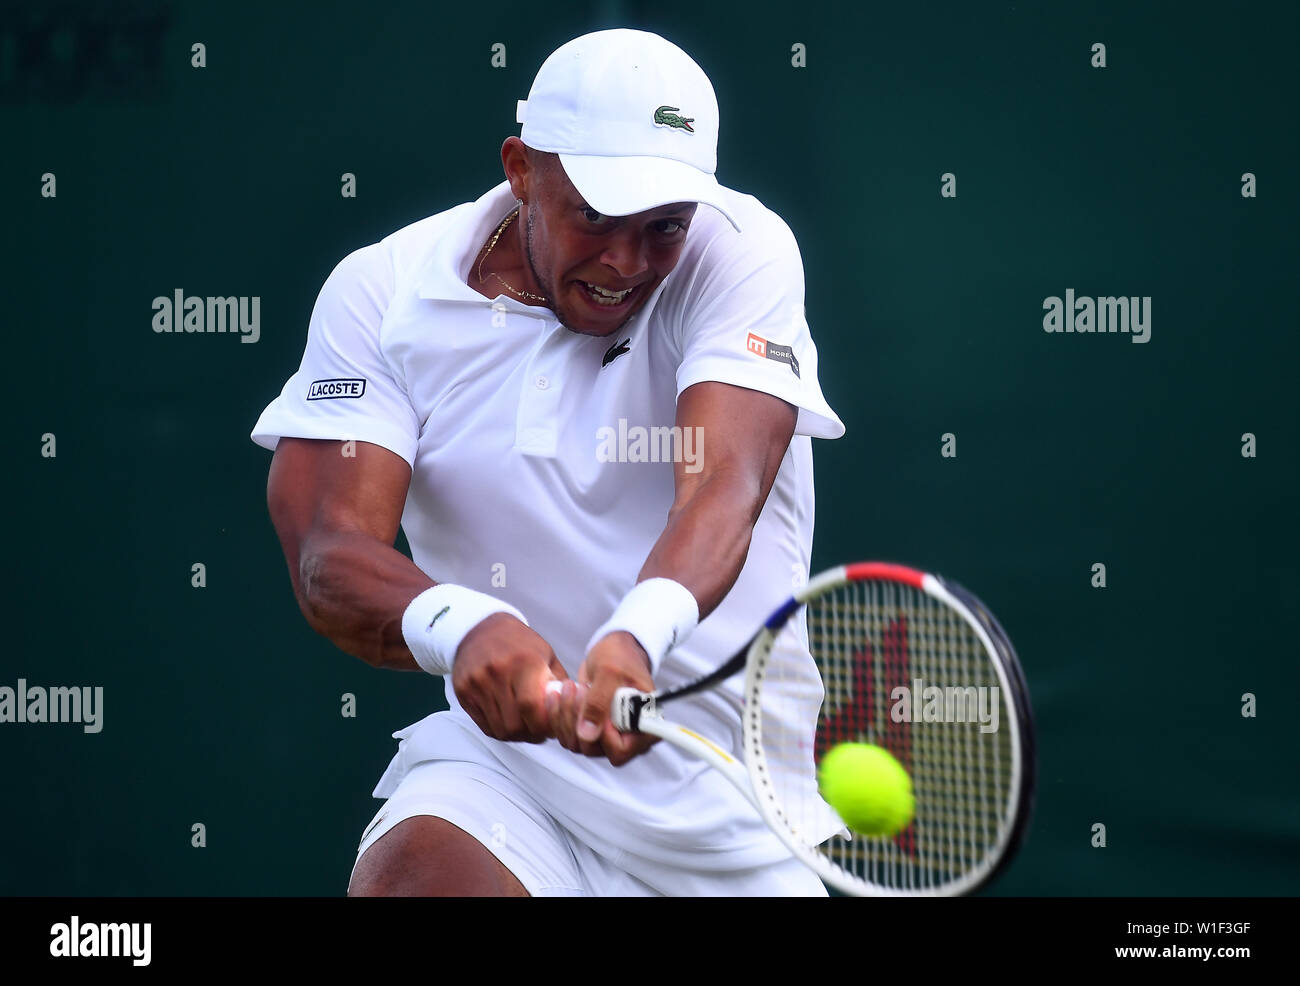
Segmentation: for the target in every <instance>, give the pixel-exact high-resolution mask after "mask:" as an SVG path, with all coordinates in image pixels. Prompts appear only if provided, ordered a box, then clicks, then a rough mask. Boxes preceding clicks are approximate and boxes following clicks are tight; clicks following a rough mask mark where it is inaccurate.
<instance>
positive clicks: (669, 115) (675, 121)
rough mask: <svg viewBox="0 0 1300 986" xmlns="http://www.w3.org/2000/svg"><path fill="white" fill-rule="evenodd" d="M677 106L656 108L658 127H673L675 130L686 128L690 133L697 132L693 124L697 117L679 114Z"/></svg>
mask: <svg viewBox="0 0 1300 986" xmlns="http://www.w3.org/2000/svg"><path fill="white" fill-rule="evenodd" d="M679 108H680V107H677V106H660V107H659V108H658V109H657V110H655V126H656V127H672V128H673V129H674V130H685V131H686V132H687V133H689V134H693V133H695V128H694V127H692V126H691V124H692V123H694V122H695V117H693V116H689V117H682V116H678V115H677V110H678V109H679Z"/></svg>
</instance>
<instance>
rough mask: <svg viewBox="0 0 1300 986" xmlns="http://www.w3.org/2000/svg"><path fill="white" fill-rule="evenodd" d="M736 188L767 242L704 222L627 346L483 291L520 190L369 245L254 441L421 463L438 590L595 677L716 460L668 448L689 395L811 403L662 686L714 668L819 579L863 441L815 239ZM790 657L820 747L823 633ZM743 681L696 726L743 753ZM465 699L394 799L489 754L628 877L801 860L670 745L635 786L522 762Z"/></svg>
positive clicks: (801, 707)
mask: <svg viewBox="0 0 1300 986" xmlns="http://www.w3.org/2000/svg"><path fill="white" fill-rule="evenodd" d="M727 194H728V196H729V197H730V198H731V200H732V201H731V208H732V209H734V210H735V212H734V214H735V215H736V216H737V218H738V221H739V222H740V225H741V228H742V229H743V230H744V232H743V233H737V232H736V231H735V229H733V228H732V226H731V225H730V224H729V223H728V222H727V221H726V220H725V219H724V218H723V217H722V216H721V215H720V214H718V213H717V212H716V211H715V210H713V209H712V208H710V207H708V206H703V205H702V206H700V208H699V209H698V210H697V211H696V214H695V217H694V220H693V221H692V224H691V226H690V229H689V231H688V232H687V236H686V244H685V246H684V248H683V251H682V255H681V259H680V261H679V263H678V265H677V267H676V268H675V269H674V271H673V272H672V274H670V275H669V276H668V277H667V278H666V279H665V280H664V281H663V283H661V284H660V286H659V287H658V288H657V289H656V291H655V293H654V294H653V295H652V296H651V297H650V298H649V299H648V300H647V301H646V303H645V305H644V306H643V308H642V309H641V311H640V312H638V313H637V315H636V316H635V317H634V318H633V319H632V320H631V321H630V322H629V323H628V324H627V325H625V326H624V327H623V328H622V329H620V330H619V331H618V333H616V334H615V335H610V336H606V337H594V336H586V335H579V334H576V333H573V332H570V331H569V330H568V329H566V328H564V326H562V325H561V324H560V323H559V322H558V321H557V320H556V317H555V315H554V314H553V313H552V312H551V311H550V310H549V309H546V308H540V307H533V306H529V305H526V304H524V303H522V302H520V301H517V300H515V299H514V298H511V297H509V296H507V295H504V294H502V295H500V296H498V297H497V298H496V299H495V300H494V301H489V300H488V299H487V298H485V297H484V296H483V295H481V294H479V293H478V292H476V291H474V290H473V289H471V288H470V287H469V286H468V284H467V283H466V280H467V277H468V276H469V273H470V266H471V264H472V262H473V260H474V259H475V257H476V256H477V254H478V251H479V249H480V248H481V247H482V245H483V243H484V242H485V241H486V240H487V238H488V237H489V236H490V235H491V234H492V232H493V231H494V230H495V229H496V228H497V226H498V225H499V224H500V223H501V221H502V220H503V219H504V218H505V217H506V215H507V214H509V212H510V211H511V209H513V208H514V206H515V199H514V197H513V196H512V195H511V193H510V189H509V185H508V183H506V182H502V183H501V184H500V185H498V186H497V187H496V188H494V189H492V190H491V191H490V192H488V193H487V194H485V195H484V196H482V197H481V198H480V199H479V200H478V201H476V202H472V203H466V204H463V205H460V206H457V207H456V208H453V209H449V210H448V211H446V212H442V213H439V214H438V215H435V216H431V217H429V218H428V219H424V220H421V221H420V222H417V223H414V224H412V225H410V226H407V227H406V228H404V229H401V230H398V231H397V232H395V233H393V234H392V235H390V236H388V237H386V238H384V239H383V240H381V241H380V242H379V243H376V244H373V245H371V246H367V247H364V248H362V249H360V250H357V251H356V252H355V253H352V254H351V255H349V256H348V257H346V258H345V259H344V260H343V261H342V262H341V263H340V264H339V265H338V266H337V267H336V268H335V269H334V272H333V273H332V274H331V275H330V276H329V278H328V279H327V280H326V282H325V285H324V287H323V288H322V289H321V292H320V296H319V298H318V299H317V302H316V306H315V309H314V310H313V312H312V317H311V324H310V327H309V330H308V336H307V347H306V351H305V353H304V355H303V360H302V365H301V368H300V369H299V370H298V372H297V373H295V374H294V375H293V376H292V377H291V378H290V379H289V382H288V383H287V384H286V385H285V387H284V390H283V392H282V393H281V394H280V396H279V397H278V398H276V399H275V400H274V401H272V402H271V404H270V405H269V406H268V407H267V408H266V410H265V411H264V412H263V413H262V416H261V417H260V418H259V420H258V422H257V425H256V427H255V428H254V429H253V433H252V437H253V440H254V441H255V442H257V443H258V444H259V445H262V446H264V447H266V448H274V447H275V445H276V443H277V441H278V439H279V438H280V437H282V436H289V437H298V438H319V439H342V440H347V439H355V440H357V441H364V442H371V443H373V444H376V445H381V446H383V447H384V448H387V449H389V450H391V451H393V452H394V453H396V454H397V455H400V456H401V457H402V458H403V459H405V460H406V461H407V462H408V463H409V464H410V466H411V469H412V477H411V485H410V490H409V492H408V495H407V500H406V506H405V510H404V512H403V514H402V527H403V530H404V531H405V533H406V536H407V540H408V541H409V542H410V545H411V551H412V554H413V557H414V560H415V563H416V564H417V565H418V566H419V567H420V568H421V569H422V570H423V571H424V572H426V573H427V574H428V575H429V577H430V578H432V579H434V580H435V581H437V582H454V583H459V584H461V585H466V586H469V587H471V588H474V589H478V590H480V591H482V592H487V593H490V594H492V595H495V596H498V597H499V598H502V599H505V600H507V601H508V602H510V603H512V604H513V605H515V606H517V607H518V608H519V609H520V610H521V611H522V612H523V613H524V615H525V616H526V617H527V618H528V621H529V623H530V625H531V626H532V627H533V628H534V629H535V630H536V631H537V632H538V633H540V634H541V635H542V637H544V638H545V639H546V640H547V641H548V642H549V643H550V644H551V646H552V647H553V648H554V650H555V652H556V654H557V655H558V656H559V658H560V660H561V661H562V662H563V663H564V666H565V667H566V668H567V669H568V671H569V673H570V675H573V674H575V673H576V672H577V669H578V666H579V665H580V664H581V662H582V660H583V658H584V656H585V655H584V653H583V648H584V647H585V646H586V643H587V640H588V638H589V637H590V635H591V634H592V633H593V632H594V631H595V629H596V628H597V627H598V626H600V624H602V623H603V622H604V621H605V620H606V619H607V618H608V617H609V614H610V613H611V612H612V611H613V609H614V607H615V605H617V603H618V602H619V600H620V599H622V597H623V596H624V595H625V594H626V593H627V592H628V590H630V589H631V588H632V586H633V585H634V584H635V582H636V576H637V573H638V571H639V570H640V568H641V566H642V564H643V563H644V561H645V559H646V556H647V554H648V553H649V551H650V549H651V547H652V546H653V545H654V543H655V541H656V540H657V539H658V537H659V535H660V534H661V533H662V531H663V528H664V524H665V522H666V520H667V516H668V510H669V508H670V506H671V505H672V502H673V464H672V461H671V458H672V454H671V453H672V452H673V451H674V447H673V443H674V439H677V441H676V445H675V450H676V454H678V455H680V456H683V457H685V461H686V462H687V463H688V465H689V464H690V463H691V462H692V461H693V460H692V456H694V455H698V454H702V455H703V457H704V461H707V456H708V445H707V440H708V436H707V435H704V436H703V440H702V441H703V444H702V446H700V447H696V446H695V443H694V442H693V441H690V440H688V441H681V439H682V437H683V436H680V435H678V436H673V435H672V434H671V433H667V432H665V430H664V429H667V428H671V427H672V426H673V424H674V420H675V414H676V403H677V397H678V395H679V394H680V393H681V392H682V391H683V390H685V389H686V388H687V387H690V386H691V385H692V384H695V383H699V382H701V381H707V380H715V381H722V382H724V383H729V384H735V385H737V386H742V387H747V388H749V389H752V390H759V391H764V392H767V393H770V394H774V395H776V396H778V397H780V398H782V399H784V400H786V401H788V402H790V403H791V404H793V405H796V406H797V407H798V408H799V418H798V425H797V427H796V432H795V438H794V439H793V441H792V442H791V444H790V447H789V449H788V450H787V452H786V454H785V457H784V459H783V460H782V463H781V467H780V470H779V471H778V473H777V476H776V480H775V482H774V484H773V486H772V491H771V493H770V494H769V496H768V499H767V503H766V505H765V507H764V508H763V511H762V514H761V515H760V517H759V519H758V522H757V524H756V525H755V529H754V534H753V539H752V543H751V546H750V549H749V555H748V557H747V559H746V562H745V566H744V568H743V570H742V571H741V574H740V577H739V579H738V580H737V582H736V584H735V587H734V588H733V589H732V591H731V592H730V593H729V594H728V595H727V597H726V598H725V599H724V600H723V602H722V603H721V605H719V607H718V608H717V609H716V610H715V611H714V612H713V613H712V614H710V616H709V617H708V618H707V619H705V620H704V621H702V622H701V623H700V625H699V627H698V628H697V630H696V631H695V633H694V634H692V636H691V637H690V638H689V640H688V641H687V642H686V644H685V645H683V646H681V647H679V648H677V649H676V650H675V651H673V652H672V653H671V654H669V655H668V657H667V658H666V659H665V661H664V663H663V665H662V667H661V668H660V669H659V673H658V674H657V676H656V679H655V681H656V685H657V686H659V687H665V686H671V685H673V684H675V683H680V682H683V681H686V680H688V679H690V678H692V677H695V676H696V675H698V674H700V673H703V672H705V671H707V670H711V669H712V668H714V667H716V666H717V665H718V664H719V663H720V662H721V661H722V660H724V659H726V658H727V657H729V656H730V655H731V654H732V653H734V652H735V651H736V650H737V649H738V648H739V647H741V646H742V645H743V644H744V643H745V641H746V640H747V639H748V638H749V637H750V636H752V635H753V634H754V632H755V631H756V630H757V629H758V627H759V626H760V625H761V623H762V622H763V621H764V620H765V619H766V618H767V617H768V616H769V615H770V613H771V611H772V609H773V608H774V607H775V606H777V605H778V604H779V603H781V602H782V601H783V600H784V599H785V598H786V597H788V596H789V594H790V592H791V589H792V587H793V586H796V585H799V584H801V583H802V582H803V581H804V580H806V578H807V575H808V566H809V563H810V557H811V549H812V534H813V472H812V448H811V441H810V437H818V438H838V437H839V436H840V435H842V434H843V433H844V426H843V424H841V422H840V420H839V418H838V417H836V415H835V412H834V411H832V410H831V409H830V407H829V406H828V405H827V403H826V401H825V399H824V398H823V396H822V393H821V388H820V386H819V384H818V382H817V350H816V348H815V346H814V345H813V341H812V338H811V336H810V335H809V332H808V326H807V323H806V321H805V320H804V314H803V300H804V279H803V264H802V260H801V258H800V256H799V251H798V247H797V245H796V243H795V240H794V236H793V234H792V233H791V232H790V230H789V228H788V227H787V226H786V224H785V223H784V222H783V221H782V220H781V219H780V217H779V216H777V215H776V214H775V213H773V212H771V211H769V210H768V209H766V208H765V207H764V206H763V205H762V204H761V203H760V202H759V201H758V200H757V199H755V198H753V197H752V196H748V195H743V194H741V193H739V192H734V191H730V190H728V191H727ZM651 429H657V430H656V431H651ZM691 437H692V438H694V436H691ZM780 653H781V655H782V660H783V661H785V662H786V666H787V671H786V673H785V677H786V678H787V680H788V685H787V686H786V687H788V688H789V689H790V693H791V697H790V701H788V702H783V703H781V707H782V708H783V709H785V710H786V712H785V713H783V714H786V715H790V716H793V717H795V718H797V719H799V720H800V722H799V723H798V730H799V731H801V732H804V733H805V734H806V735H807V736H808V737H809V738H810V739H811V736H812V731H813V728H814V725H815V722H816V717H817V710H818V706H819V704H820V698H821V688H820V680H819V679H818V677H817V673H816V669H815V667H814V666H813V664H812V661H811V658H810V657H809V655H808V653H807V638H806V630H805V628H804V626H803V623H802V621H799V623H798V625H797V626H793V627H792V628H791V629H789V630H788V631H787V632H786V634H785V635H784V639H783V641H782V647H781V650H780ZM742 678H743V676H740V675H737V676H735V677H734V678H733V679H732V680H731V681H730V682H729V683H728V686H727V687H724V688H719V689H715V690H712V691H707V692H705V693H704V694H702V695H700V696H698V697H692V698H691V699H686V700H683V701H682V702H680V703H677V705H676V706H675V707H674V709H673V718H674V719H675V720H677V721H679V722H681V723H682V724H683V725H686V726H688V727H690V728H693V729H696V730H697V731H698V732H700V733H701V734H703V735H705V736H708V737H710V738H711V739H713V740H715V741H720V742H721V743H722V744H724V745H726V744H727V743H728V741H730V745H731V747H732V749H733V750H739V748H740V707H741V698H740V685H741V680H742ZM446 688H447V701H448V703H449V705H450V711H449V712H446V713H439V714H435V715H433V716H430V717H429V718H427V719H425V720H422V721H421V722H420V723H416V724H414V725H412V726H410V727H408V728H407V729H404V730H402V731H401V732H399V733H397V734H395V735H396V736H398V737H400V738H402V739H403V743H402V746H401V749H400V751H399V754H398V755H397V756H396V757H394V759H393V762H392V764H390V766H389V769H388V771H387V772H386V773H385V774H384V776H383V778H382V779H381V780H380V782H379V785H378V786H377V787H376V789H375V796H376V797H388V796H389V795H390V794H391V793H392V791H393V790H394V789H395V788H396V785H397V782H398V781H399V780H400V778H401V776H402V774H403V773H404V771H405V769H406V767H407V766H409V765H410V764H412V763H416V762H419V761H420V760H423V759H433V758H440V757H447V756H450V757H453V758H457V757H460V756H463V755H464V754H463V752H458V751H463V750H465V749H467V748H481V747H483V746H486V747H487V748H488V749H490V750H491V751H492V753H493V754H494V755H495V756H496V757H497V758H498V759H499V760H501V761H502V762H503V763H504V764H506V765H507V766H508V768H509V769H510V771H511V772H512V773H513V774H514V775H515V776H516V777H518V778H519V779H520V780H521V782H522V783H524V784H525V785H526V786H527V787H528V788H529V789H530V790H532V791H533V792H534V794H535V795H536V797H537V798H538V800H539V801H540V802H541V803H542V804H543V805H544V806H546V807H547V809H548V810H550V811H551V812H552V814H553V815H554V816H555V817H556V819H557V820H558V821H560V822H561V823H562V824H564V825H565V826H567V827H568V828H570V829H571V830H572V831H574V832H575V833H576V834H578V835H579V836H580V837H582V838H584V839H585V840H586V841H587V842H588V844H590V845H591V846H592V848H593V849H595V850H596V851H598V852H601V853H602V854H604V855H608V856H611V857H612V858H614V857H617V856H618V855H619V854H620V853H621V852H624V851H627V849H628V847H630V846H632V847H636V848H635V851H636V852H637V853H638V854H639V855H642V856H646V857H648V858H651V859H663V860H665V861H669V862H672V863H674V864H675V865H690V866H696V867H698V868H701V869H730V868H739V867H747V866H755V865H760V864H762V863H765V862H769V861H772V860H776V859H779V858H782V857H784V856H786V855H788V853H787V852H786V850H785V849H784V847H783V846H781V845H780V844H779V843H778V842H777V840H776V839H775V837H774V836H772V835H771V834H770V833H769V832H768V830H767V829H766V827H765V826H764V825H763V823H762V822H761V821H760V820H759V819H758V817H757V815H756V814H755V813H754V812H753V810H752V809H751V808H750V807H749V805H748V804H747V803H746V802H745V801H744V800H743V799H742V798H741V797H740V796H739V795H738V794H737V793H736V792H734V791H733V790H732V789H731V787H730V786H729V785H728V783H727V782H726V780H724V779H723V778H722V777H721V776H720V775H719V774H717V772H716V771H713V770H712V769H710V768H708V767H706V766H705V765H704V764H702V763H700V762H698V761H695V760H693V759H691V758H690V757H687V756H684V755H682V754H680V753H679V752H678V751H676V750H675V749H673V748H672V747H670V746H669V745H668V744H666V743H661V744H658V745H657V746H655V747H654V748H653V749H652V750H651V751H650V752H649V753H647V754H646V755H644V756H641V757H638V758H636V759H635V760H634V761H632V762H631V763H629V764H627V765H626V766H624V767H621V768H614V767H611V766H610V765H609V763H608V762H607V761H603V760H598V759H595V758H587V757H582V756H579V755H577V754H574V753H571V752H569V751H568V750H565V749H564V748H563V747H561V746H560V745H559V743H558V742H555V741H550V742H548V743H545V744H541V745H535V744H526V743H503V742H499V741H496V740H492V739H488V738H486V737H484V736H483V735H482V733H481V732H480V731H479V730H478V727H477V726H475V725H474V723H473V721H472V720H471V719H470V718H469V716H468V715H467V714H466V713H465V712H464V711H463V710H462V709H461V707H460V705H459V703H458V702H457V700H456V696H455V693H454V690H453V689H452V684H451V678H450V677H448V678H447V679H446ZM805 724H806V725H805ZM794 726H795V724H794V723H791V724H790V727H791V728H793V727H794ZM809 746H810V748H811V744H810V745H809ZM804 768H805V769H804V771H803V774H804V777H803V781H804V782H805V783H807V784H813V783H815V780H814V778H813V775H812V760H811V752H810V753H809V756H808V759H807V761H806V764H805V765H804Z"/></svg>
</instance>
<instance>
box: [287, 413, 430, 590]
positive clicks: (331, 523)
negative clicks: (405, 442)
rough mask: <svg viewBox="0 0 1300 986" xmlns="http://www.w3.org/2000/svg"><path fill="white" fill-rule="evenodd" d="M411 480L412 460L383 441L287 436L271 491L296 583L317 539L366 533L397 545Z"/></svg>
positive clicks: (291, 572)
mask: <svg viewBox="0 0 1300 986" xmlns="http://www.w3.org/2000/svg"><path fill="white" fill-rule="evenodd" d="M410 482H411V467H410V466H409V465H407V464H406V460H404V459H403V458H402V457H401V456H399V455H397V454H396V453H394V452H391V451H389V450H388V449H386V448H383V447H381V446H379V445H372V444H370V443H368V442H342V441H322V440H316V439H304V438H282V439H281V440H280V442H279V444H278V445H277V446H276V450H275V456H274V458H273V459H272V460H271V472H270V477H269V478H268V480H267V488H266V496H267V506H268V508H269V510H270V513H271V522H272V524H274V525H275V530H276V534H277V535H279V538H280V544H281V546H282V547H283V548H284V553H285V560H286V561H287V562H288V564H289V571H290V574H291V576H292V577H293V579H294V585H295V588H297V586H298V571H299V567H300V564H301V561H302V557H303V555H304V554H305V553H306V552H308V551H310V550H311V544H312V542H313V540H320V539H323V538H328V537H330V536H333V535H338V534H363V535H366V536H368V537H373V538H375V539H376V540H378V541H382V542H383V543H384V544H386V545H392V543H393V541H394V540H395V539H396V538H397V531H398V528H399V526H400V524H401V519H402V509H403V507H404V505H405V503H406V492H407V489H408V488H409V486H410Z"/></svg>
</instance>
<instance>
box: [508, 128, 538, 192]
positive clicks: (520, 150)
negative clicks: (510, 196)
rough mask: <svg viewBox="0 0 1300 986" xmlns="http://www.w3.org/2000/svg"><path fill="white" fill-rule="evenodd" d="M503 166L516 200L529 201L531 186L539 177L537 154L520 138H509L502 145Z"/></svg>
mask: <svg viewBox="0 0 1300 986" xmlns="http://www.w3.org/2000/svg"><path fill="white" fill-rule="evenodd" d="M501 166H502V168H504V169H505V173H506V180H507V181H509V182H510V191H511V192H513V193H514V196H515V198H517V199H524V200H525V201H527V199H528V191H529V186H530V185H535V184H536V183H537V179H538V177H539V174H538V169H537V160H536V152H535V151H533V149H532V148H531V147H529V146H528V145H527V144H525V143H524V142H523V141H522V140H520V139H519V138H518V137H507V138H506V139H505V142H504V143H503V144H502V145H501Z"/></svg>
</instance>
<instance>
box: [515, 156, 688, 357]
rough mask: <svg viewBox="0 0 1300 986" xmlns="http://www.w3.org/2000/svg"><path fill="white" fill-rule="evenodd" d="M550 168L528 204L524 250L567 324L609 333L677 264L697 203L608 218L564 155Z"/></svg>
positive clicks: (576, 328) (578, 329) (590, 331)
mask: <svg viewBox="0 0 1300 986" xmlns="http://www.w3.org/2000/svg"><path fill="white" fill-rule="evenodd" d="M547 170H548V171H550V174H547V175H545V176H544V178H543V182H542V187H541V188H540V189H537V194H533V195H531V196H530V201H529V206H528V219H527V223H526V226H527V229H526V247H527V259H528V262H529V264H531V266H532V272H533V277H534V278H535V279H536V280H537V283H538V284H539V285H541V287H542V290H543V292H544V293H545V294H546V296H547V297H548V298H550V299H551V300H552V302H553V306H552V307H553V310H554V312H555V314H556V317H557V318H559V320H560V322H561V323H562V324H563V325H564V326H565V327H567V328H568V329H570V330H572V331H574V332H579V333H582V334H583V335H594V336H604V335H609V334H610V333H612V332H615V331H617V330H618V329H619V327H621V326H622V325H623V324H624V323H625V322H627V320H628V319H630V318H631V317H632V316H633V315H635V314H636V313H637V311H639V310H640V309H641V307H642V306H643V305H644V304H645V302H646V299H647V298H649V297H650V295H651V294H653V293H654V290H655V288H656V287H658V286H659V283H660V282H661V281H662V280H663V279H664V278H665V277H667V276H668V275H669V273H671V271H672V269H673V268H674V267H676V266H677V261H678V259H679V258H680V257H681V254H682V247H683V246H684V245H685V244H686V230H687V228H688V227H689V226H690V224H691V221H692V219H693V218H694V216H695V210H696V208H697V206H696V203H694V202H678V203H675V204H673V205H666V206H661V207H659V208H657V209H651V210H649V211H647V212H638V213H635V214H634V215H630V216H604V215H601V214H600V213H599V212H596V211H595V210H594V209H592V208H591V207H590V206H588V205H587V203H586V202H585V201H584V200H583V198H582V195H581V194H579V192H578V190H577V189H576V188H574V187H573V184H572V183H571V182H570V181H569V178H568V176H567V175H566V174H565V173H564V168H563V166H562V165H561V164H560V162H559V158H558V157H557V158H552V159H551V162H550V167H549V168H548V169H547ZM530 186H532V183H531V182H530ZM534 187H535V186H534Z"/></svg>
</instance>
